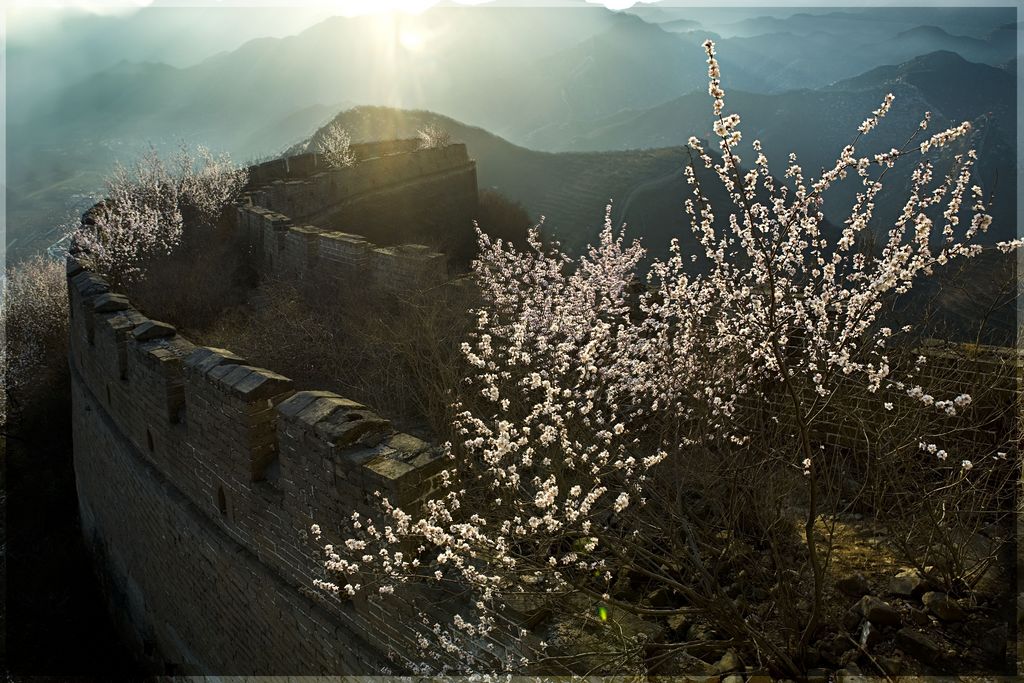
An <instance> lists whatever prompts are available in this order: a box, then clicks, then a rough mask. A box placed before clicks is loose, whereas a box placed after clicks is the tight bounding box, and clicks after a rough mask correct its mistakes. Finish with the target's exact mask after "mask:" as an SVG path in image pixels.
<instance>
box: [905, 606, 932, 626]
mask: <svg viewBox="0 0 1024 683" xmlns="http://www.w3.org/2000/svg"><path fill="white" fill-rule="evenodd" d="M909 614H910V621H912V622H913V623H914V625H915V626H922V627H924V626H928V625H929V624H931V623H932V620H931V619H929V618H928V613H927V612H925V611H924V610H923V609H917V608H916V607H911V608H910V610H909Z"/></svg>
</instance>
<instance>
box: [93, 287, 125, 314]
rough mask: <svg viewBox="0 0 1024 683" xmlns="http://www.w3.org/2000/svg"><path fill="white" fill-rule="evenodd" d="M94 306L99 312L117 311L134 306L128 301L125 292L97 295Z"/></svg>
mask: <svg viewBox="0 0 1024 683" xmlns="http://www.w3.org/2000/svg"><path fill="white" fill-rule="evenodd" d="M92 307H93V310H94V311H96V312H97V313H114V312H116V311H126V310H128V309H129V308H131V307H132V304H131V302H130V301H128V297H126V296H125V295H123V294H115V293H113V292H107V293H106V294H100V295H99V296H98V297H96V298H95V299H94V300H93V302H92Z"/></svg>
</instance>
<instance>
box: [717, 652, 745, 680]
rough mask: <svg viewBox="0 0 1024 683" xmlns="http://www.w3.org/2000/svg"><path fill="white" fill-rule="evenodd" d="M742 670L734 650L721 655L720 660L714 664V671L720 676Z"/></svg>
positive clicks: (741, 664)
mask: <svg viewBox="0 0 1024 683" xmlns="http://www.w3.org/2000/svg"><path fill="white" fill-rule="evenodd" d="M742 668H743V663H742V662H740V658H739V655H737V654H736V652H735V650H727V651H726V653H725V654H724V655H722V658H721V659H719V660H718V664H715V670H716V671H717V672H718V673H720V674H727V673H732V672H733V671H739V670H740V669H742Z"/></svg>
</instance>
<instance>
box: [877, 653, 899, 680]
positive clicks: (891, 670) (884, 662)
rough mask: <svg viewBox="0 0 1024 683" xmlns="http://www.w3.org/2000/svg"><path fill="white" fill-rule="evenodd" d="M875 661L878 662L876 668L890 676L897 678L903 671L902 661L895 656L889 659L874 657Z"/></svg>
mask: <svg viewBox="0 0 1024 683" xmlns="http://www.w3.org/2000/svg"><path fill="white" fill-rule="evenodd" d="M875 661H876V662H878V666H880V667H882V671H884V672H885V673H887V674H889V675H890V676H899V675H900V673H901V672H902V671H903V667H904V665H903V660H902V659H900V658H899V657H897V656H896V655H893V656H891V657H885V656H881V655H879V656H876V657H875Z"/></svg>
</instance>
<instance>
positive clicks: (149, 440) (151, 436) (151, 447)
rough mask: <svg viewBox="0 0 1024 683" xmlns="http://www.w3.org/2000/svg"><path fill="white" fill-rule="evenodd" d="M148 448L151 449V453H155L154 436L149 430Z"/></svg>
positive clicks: (147, 431) (147, 436) (147, 435)
mask: <svg viewBox="0 0 1024 683" xmlns="http://www.w3.org/2000/svg"><path fill="white" fill-rule="evenodd" d="M146 447H147V448H149V452H150V453H152V452H153V434H152V433H151V432H150V431H149V430H148V429H147V430H146Z"/></svg>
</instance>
